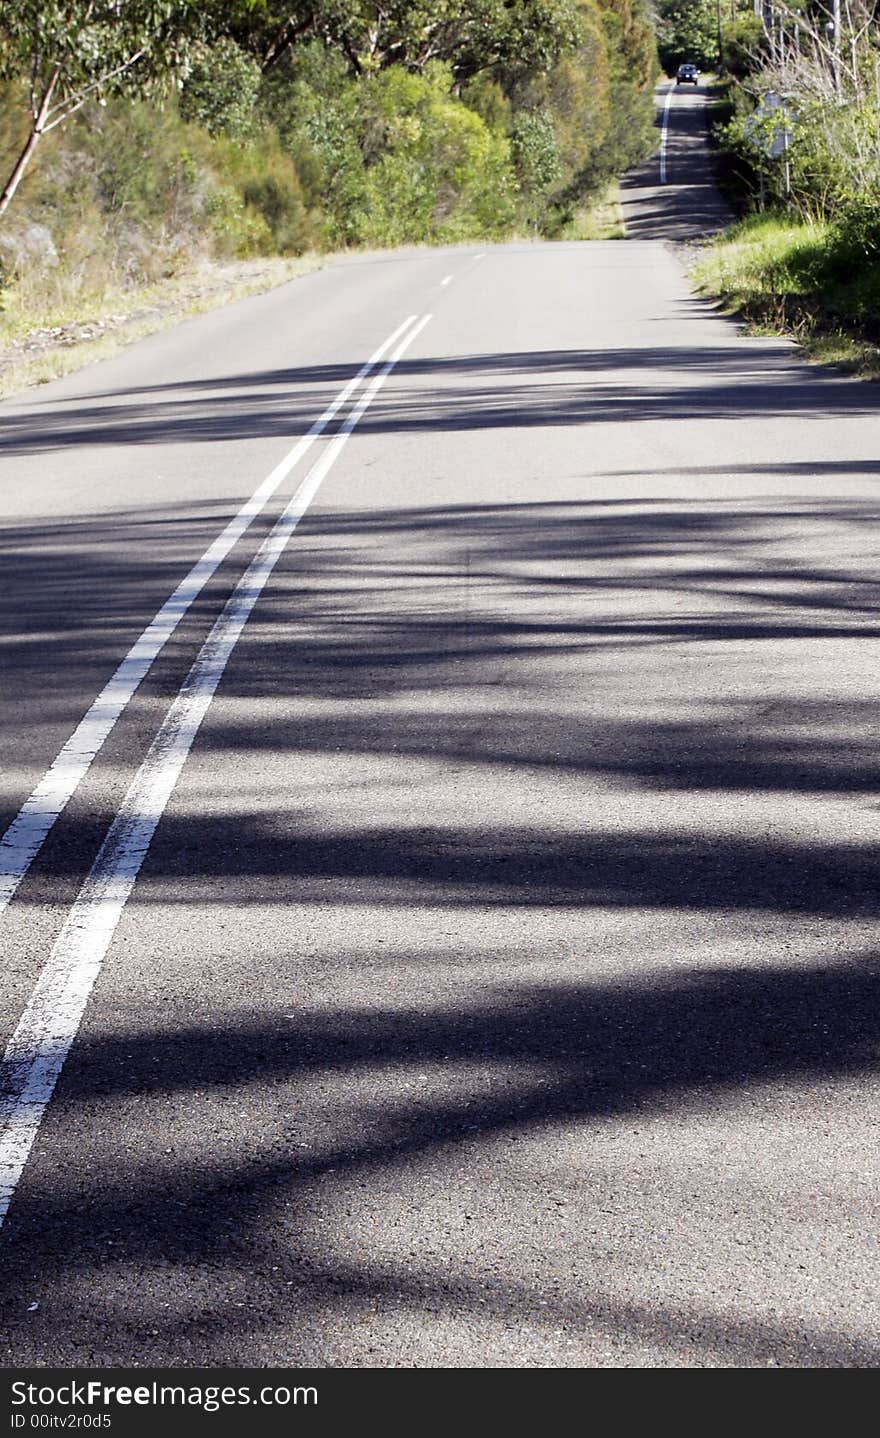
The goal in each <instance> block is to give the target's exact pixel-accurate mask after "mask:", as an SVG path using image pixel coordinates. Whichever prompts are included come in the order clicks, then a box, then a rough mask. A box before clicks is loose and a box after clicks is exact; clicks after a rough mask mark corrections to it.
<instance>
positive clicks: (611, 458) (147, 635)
mask: <svg viewBox="0 0 880 1438" xmlns="http://www.w3.org/2000/svg"><path fill="white" fill-rule="evenodd" d="M701 104H702V96H701V95H699V94H698V95H696V96H694V95H692V94H691V93H690V92H689V93H688V94H686V95H681V96H679V95H676V96H675V97H674V99H673V102H672V103H671V105H670V111H671V116H672V121H673V130H672V135H671V139H670V144H669V160H670V167H671V180H670V185H669V188H668V189H667V190H664V191H663V194H662V196H661V197H660V198H659V199H658V200H657V201H656V203H657V204H658V205H660V206H663V207H665V209H664V211H663V212H664V214H666V215H667V216H668V220H669V226H671V227H672V229H671V230H670V229H669V228H668V227H667V229H665V230H663V233H664V234H665V233H673V232H674V225H673V224H672V216H673V214H674V211H675V207H676V205H682V204H684V205H685V207H686V208H687V210H688V216H690V215H691V213H692V209H691V205H690V201H689V200H688V195H689V194H691V195H692V194H693V191H694V187H696V188H697V189H698V188H699V184H700V183H701V182H700V181H699V180H696V179H694V178H693V175H695V174H697V173H698V170H697V169H692V171H691V175H692V178H691V181H689V182H688V184H687V185H686V184H685V183H684V181H683V180H682V179H681V174H682V171H681V170H680V168H679V167H680V165H681V164H682V163H683V157H684V152H685V149H686V147H687V144H689V141H687V139H686V138H683V137H686V136H687V135H689V134H690V133H691V131H690V128H689V127H690V125H691V122H692V121H693V125H694V126H696V124H697V118H698V115H699V107H700V106H701ZM694 133H696V131H694ZM688 153H689V152H688ZM700 163H701V162H700ZM697 164H698V162H697V160H696V159H694V166H697ZM647 188H649V187H646V186H642V187H641V191H642V193H643V194H645V193H647ZM655 190H656V186H655ZM658 194H659V192H658ZM628 203H629V202H628ZM632 203H634V204H636V205H637V206H638V205H642V204H645V203H647V202H646V201H644V200H639V201H635V200H634V201H633V202H632ZM644 214H645V218H644V223H645V224H647V223H648V218H647V212H644ZM634 223H635V224H639V223H641V221H640V220H638V218H637V219H636V221H635V222H634V221H633V220H632V218H630V232H631V233H633V224H634ZM664 223H665V222H664ZM688 223H690V219H688ZM657 233H658V234H659V231H658V232H657ZM0 437H2V445H3V466H2V487H0V509H2V520H3V524H2V548H0V566H2V570H0V572H2V576H3V586H4V599H5V602H4V605H3V607H2V610H0V655H2V676H3V677H2V691H3V706H2V713H0V776H2V788H0V804H2V810H3V818H4V832H6V834H7V839H6V842H5V846H4V848H3V850H2V855H3V859H4V863H5V868H6V873H7V880H6V890H5V891H4V892H5V895H6V898H7V899H8V907H7V908H6V912H5V914H4V916H3V919H2V925H3V927H2V942H3V954H4V960H3V964H4V985H3V999H2V1013H0V1019H2V1029H3V1042H4V1044H8V1048H7V1061H6V1068H5V1085H6V1105H5V1118H6V1129H5V1133H4V1136H3V1137H2V1139H0V1190H2V1194H0V1196H2V1195H5V1200H8V1201H9V1209H8V1216H7V1218H6V1221H5V1223H4V1225H3V1228H2V1230H0V1274H2V1279H0V1285H2V1289H0V1333H2V1337H3V1343H2V1354H3V1361H4V1363H6V1364H7V1365H9V1366H15V1365H23V1364H27V1363H37V1364H99V1365H125V1364H130V1363H138V1364H141V1365H147V1366H149V1365H152V1364H166V1363H174V1364H184V1365H206V1366H215V1365H221V1364H243V1365H256V1366H260V1365H296V1364H305V1365H318V1366H433V1365H446V1366H463V1367H469V1366H474V1365H486V1366H490V1367H494V1366H512V1367H517V1366H538V1367H542V1366H546V1367H554V1366H560V1367H568V1366H573V1367H578V1366H585V1367H634V1366H647V1367H716V1366H722V1367H724V1366H744V1367H751V1366H756V1367H764V1366H775V1365H791V1366H796V1367H801V1366H810V1367H812V1366H820V1367H821V1366H855V1367H858V1366H866V1367H870V1366H876V1364H877V1362H878V1358H880V1341H878V1317H880V1313H878V1296H877V1295H878V1291H880V1289H878V1276H880V1275H878V1253H877V1242H876V1238H877V1231H878V1212H877V1208H878V1197H877V1196H878V1191H880V1188H878V1182H877V1180H878V1172H877V1149H876V1142H875V1137H874V1136H875V1131H876V1105H877V1079H876V1053H877V1044H878V1038H880V1033H878V1027H880V1021H878V1014H880V1008H878V1003H877V999H878V992H877V989H878V941H877V921H878V917H880V882H878V880H880V873H878V858H877V853H878V850H877V825H878V803H880V800H878V792H877V791H878V785H880V766H878V756H877V743H876V733H875V730H876V714H877V682H878V681H877V675H878V651H880V624H878V579H880V565H878V549H877V532H878V522H880V513H878V490H877V481H878V475H880V464H878V458H877V403H876V394H875V390H874V389H873V388H872V387H870V386H861V385H858V384H855V383H851V382H849V381H847V380H844V379H840V378H836V377H835V376H833V375H829V374H828V373H826V372H824V371H821V370H818V369H811V368H808V367H806V366H805V365H803V364H802V363H801V362H800V361H799V360H798V358H797V355H796V353H795V351H794V350H793V349H792V348H791V347H790V346H789V345H788V344H786V343H783V342H775V341H768V340H758V339H749V338H747V337H745V336H744V335H743V334H742V333H741V332H740V331H739V330H738V329H737V328H736V327H735V326H734V325H733V324H731V323H730V322H728V321H726V320H723V319H721V318H719V317H717V316H716V315H715V314H714V313H713V312H712V310H711V309H710V308H709V307H708V306H706V305H704V304H703V303H701V302H700V301H698V300H696V299H695V298H694V297H693V295H692V294H691V292H690V290H689V288H688V285H687V282H686V280H685V278H684V275H683V271H682V269H681V267H680V265H679V263H678V261H677V260H676V258H675V256H674V255H673V254H672V253H671V252H670V250H669V249H668V247H666V246H665V245H664V244H663V243H661V242H660V240H659V238H652V239H650V240H642V239H634V240H632V241H631V242H629V243H600V244H593V245H584V244H546V245H541V244H511V245H502V246H497V247H488V246H477V245H471V246H464V247H459V248H452V249H448V250H439V251H429V250H417V251H415V250H414V251H402V252H399V253H394V254H376V255H354V256H351V257H348V258H341V259H338V260H335V261H333V262H332V263H329V264H328V265H327V267H326V268H325V269H324V270H322V271H320V272H317V273H314V274H311V275H309V276H307V277H305V278H303V279H300V280H298V281H296V282H295V283H293V284H291V285H289V286H287V287H286V288H284V289H282V290H279V291H276V292H274V293H271V294H266V295H262V296H259V297H257V298H254V299H250V300H247V301H245V302H243V303H239V304H236V305H234V306H231V307H229V308H227V309H225V310H222V311H218V312H216V313H213V314H210V315H204V316H202V317H200V318H198V319H194V320H190V321H188V322H187V323H185V324H182V325H181V326H180V327H179V328H178V329H176V330H174V331H169V332H165V333H163V334H160V335H155V336H153V337H152V338H151V339H148V340H146V341H144V342H143V343H141V344H138V345H136V346H134V347H133V348H132V349H130V350H128V351H127V352H126V353H124V354H122V355H121V356H119V357H118V358H116V359H114V360H112V361H108V362H106V363H104V364H102V365H99V366H95V367H93V368H91V369H89V370H85V371H82V372H81V373H80V374H78V375H76V376H75V377H71V378H68V379H66V380H62V381H59V382H57V383H54V384H51V385H47V386H45V387H43V388H41V389H38V390H34V391H32V392H31V393H29V394H28V395H26V396H22V397H20V398H19V399H18V400H16V401H13V402H10V403H6V404H4V405H2V406H0ZM56 816H58V817H57V819H56ZM53 820H55V822H54V823H53ZM65 1058H66V1062H63V1061H64V1060H65ZM62 1062H63V1068H61V1065H62ZM59 1068H61V1073H60V1078H59V1079H58V1082H57V1086H55V1080H56V1077H57V1075H58V1071H59Z"/></svg>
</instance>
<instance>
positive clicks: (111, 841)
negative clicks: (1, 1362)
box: [0, 314, 431, 1225]
mask: <svg viewBox="0 0 880 1438" xmlns="http://www.w3.org/2000/svg"><path fill="white" fill-rule="evenodd" d="M430 319H431V315H429V314H428V315H424V316H423V317H422V318H421V321H420V322H418V323H416V324H415V326H414V328H412V329H410V330H409V333H408V334H407V335H406V336H405V338H404V339H403V340H402V341H401V343H400V344H399V345H398V346H397V348H396V350H395V351H394V352H393V354H392V355H391V357H390V359H388V360H387V361H386V362H385V364H384V365H383V366H382V369H381V370H380V372H379V374H378V375H376V377H375V378H374V379H373V380H372V382H371V383H370V385H369V386H368V387H367V389H366V390H365V392H364V393H363V394H362V396H361V398H360V399H359V401H358V403H357V404H356V405H355V406H354V407H353V409H352V411H351V413H350V415H349V417H348V419H347V420H346V422H345V424H344V425H343V426H342V428H341V429H340V431H339V433H338V434H337V435H335V436H334V438H333V440H332V441H331V443H330V444H329V445H328V446H327V448H326V449H325V451H324V452H323V454H322V455H321V457H320V459H319V460H318V461H317V462H316V463H315V464H314V465H313V467H312V469H311V470H310V471H309V473H308V474H307V475H306V477H305V479H304V480H303V482H302V484H301V485H300V486H299V488H298V489H297V491H296V493H295V494H294V496H293V498H292V499H291V500H290V502H289V504H288V505H287V507H286V509H285V510H284V512H283V514H282V515H281V516H280V518H279V519H278V520H277V522H276V524H275V526H274V528H273V529H272V531H271V533H270V534H269V535H268V536H267V537H266V539H265V540H264V541H263V543H262V544H261V546H260V548H259V550H258V551H257V554H256V555H255V557H254V559H253V560H252V562H251V564H250V565H249V566H248V569H247V571H246V573H245V574H244V575H243V576H242V578H241V579H240V580H239V582H238V584H237V585H236V587H235V589H234V591H233V593H232V594H231V595H230V597H229V600H228V601H227V603H226V606H225V608H224V609H223V612H222V613H221V614H220V616H219V618H218V619H217V620H216V622H215V624H214V626H213V628H212V630H211V632H210V634H209V635H208V637H207V639H206V640H205V642H204V644H203V645H202V647H201V649H200V650H199V653H198V656H197V658H196V660H195V662H194V663H193V666H192V668H191V669H190V672H189V674H188V675H187V678H186V680H185V681H184V683H183V685H182V687H181V689H180V691H179V693H178V694H177V697H176V698H175V699H174V701H173V703H172V705H171V707H170V709H169V710H168V713H167V714H166V716H165V719H164V721H163V723H162V725H161V727H160V729H159V731H158V733H157V734H156V737H155V739H154V740H153V743H152V744H151V746H150V749H149V752H148V753H147V756H146V758H145V759H144V761H143V763H142V764H141V767H140V769H139V770H138V772H137V774H136V775H135V777H134V779H133V781H132V783H131V786H130V787H129V790H128V793H127V794H126V796H125V798H124V799H123V801H122V804H121V806H120V809H119V811H118V813H117V815H116V818H115V819H114V820H113V823H112V824H111V825H110V828H109V829H108V831H107V835H106V838H105V839H104V842H103V844H102V845H101V848H100V850H99V852H98V855H97V857H96V859H95V862H94V864H93V865H92V868H91V870H90V871H89V874H88V877H87V878H86V879H85V881H84V883H83V885H82V888H81V889H80V891H79V894H78V895H77V898H76V900H75V902H74V904H73V906H72V907H71V909H70V912H69V913H68V916H67V919H66V920H65V922H64V926H63V928H62V930H61V932H60V934H59V935H58V938H57V940H56V942H55V944H54V946H53V948H52V952H51V954H50V955H49V958H48V960H47V961H46V965H45V967H44V969H43V971H42V973H41V974H40V977H39V979H38V980H37V983H36V986H35V988H34V991H33V993H32V995H31V997H30V1000H29V1001H28V1004H27V1007H26V1009H25V1011H24V1013H23V1014H22V1016H21V1019H20V1020H19V1022H18V1025H17V1026H16V1029H15V1032H14V1033H13V1035H12V1038H11V1039H10V1040H9V1043H8V1045H7V1048H6V1052H5V1054H4V1056H3V1066H2V1069H3V1072H2V1078H3V1084H2V1088H3V1099H2V1101H0V1117H2V1118H3V1120H4V1121H5V1127H4V1131H3V1134H2V1136H0V1225H2V1223H3V1221H4V1219H5V1217H6V1214H7V1212H8V1210H9V1205H10V1203H11V1201H12V1198H13V1195H14V1193H15V1190H16V1188H17V1186H18V1182H19V1179H20V1178H21V1174H22V1171H23V1169H24V1166H25V1164H26V1162H27V1159H28V1155H29V1154H30V1151H31V1148H32V1146H33V1143H34V1140H35V1138H36V1136H37V1133H38V1131H39V1128H40V1124H41V1122H42V1118H43V1114H44V1113H45V1111H46V1106H47V1105H48V1103H49V1101H50V1099H51V1097H52V1094H53V1091H54V1089H55V1084H56V1082H57V1080H58V1075H59V1074H60V1072H61V1069H62V1067H63V1065H64V1062H65V1060H66V1058H67V1055H68V1053H69V1052H70V1047H71V1044H72V1043H73V1041H74V1039H75V1037H76V1034H77V1031H78V1029H79V1026H80V1022H81V1020H82V1016H83V1013H84V1012H85V1007H86V1004H87V1003H88V1000H89V996H90V994H91V991H92V988H93V987H94V984H95V980H96V979H97V977H98V974H99V973H100V971H101V965H102V964H103V961H104V957H105V955H106V953H107V949H108V948H109V946H110V942H111V940H112V938H113V934H114V932H115V930H116V926H117V924H118V923H119V920H120V918H121V916H122V912H123V909H124V908H125V905H126V902H127V900H128V897H129V895H130V893H131V891H132V888H133V887H134V884H135V881H136V879H137V876H138V874H139V872H140V869H141V865H142V864H143V862H144V859H145V858H146V856H147V852H148V850H149V847H150V844H151V842H152V839H153V835H154V833H155V831H156V827H157V825H158V823H159V820H160V819H161V817H162V814H163V813H164V810H165V806H166V805H167V803H168V800H169V799H170V797H171V794H172V791H173V789H174V786H175V784H176V782H177V779H178V777H179V775H180V772H181V770H182V768H183V766H184V764H185V762H186V759H187V756H188V754H189V751H190V749H191V747H192V744H193V741H194V739H195V737H196V735H197V733H198V731H199V727H200V725H201V723H202V720H203V719H204V717H205V714H206V713H207V711H208V707H209V705H210V703H211V700H212V698H213V697H214V693H215V691H216V689H217V685H218V684H219V682H220V679H221V677H222V675H223V671H224V669H225V668H226V665H227V663H228V661H229V658H230V655H231V654H232V651H233V649H234V648H235V645H236V643H237V642H238V639H239V638H240V636H241V633H242V631H243V629H244V627H245V625H246V623H247V621H248V618H249V617H250V614H251V611H252V610H253V608H254V605H255V604H256V602H257V600H258V599H259V597H260V594H261V593H262V591H263V589H264V587H265V585H266V583H267V581H268V579H269V577H270V575H271V574H272V571H273V569H274V568H275V565H276V564H277V562H278V560H279V559H280V557H281V555H282V554H283V553H284V550H285V549H286V547H287V544H288V542H289V540H290V538H291V535H292V534H293V532H294V530H295V529H296V527H297V525H298V524H299V521H300V520H301V518H302V516H303V515H304V514H305V512H306V510H307V509H308V507H309V505H310V503H311V501H312V499H313V498H314V496H315V494H316V493H317V491H318V488H319V487H320V485H321V482H322V480H323V479H324V477H325V476H326V474H327V473H328V471H329V470H330V468H331V467H332V465H333V464H334V462H335V460H336V458H337V456H338V455H339V453H340V452H341V450H342V449H343V447H344V445H345V444H346V442H347V440H348V438H349V436H350V434H351V433H352V430H353V429H354V428H355V426H356V425H357V424H358V423H359V421H360V419H361V418H362V417H363V415H364V413H365V412H366V410H367V409H368V408H369V406H370V404H371V403H372V401H373V400H374V399H375V397H376V395H377V394H378V392H379V390H380V389H381V387H382V385H383V384H384V383H385V380H386V379H387V378H388V375H389V374H390V373H391V371H392V370H393V369H394V366H395V365H396V364H397V362H398V360H399V359H400V358H401V357H402V355H403V354H404V353H405V351H406V350H407V349H408V348H409V346H410V345H411V344H412V342H413V340H414V339H415V338H416V336H417V335H419V334H420V333H421V331H422V330H423V329H424V327H425V325H426V324H427V323H428V321H429V320H430Z"/></svg>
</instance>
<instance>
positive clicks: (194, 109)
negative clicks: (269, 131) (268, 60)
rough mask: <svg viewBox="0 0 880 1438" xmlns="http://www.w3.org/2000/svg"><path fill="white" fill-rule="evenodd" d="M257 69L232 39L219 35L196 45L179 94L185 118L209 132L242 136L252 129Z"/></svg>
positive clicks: (181, 110) (241, 137)
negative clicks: (219, 37)
mask: <svg viewBox="0 0 880 1438" xmlns="http://www.w3.org/2000/svg"><path fill="white" fill-rule="evenodd" d="M259 90H260V69H259V66H258V65H257V63H256V61H255V60H254V59H253V58H252V56H250V55H246V54H245V53H244V51H243V50H240V49H239V47H238V46H237V45H236V43H235V41H234V40H228V39H220V40H217V41H215V42H214V44H213V45H200V46H198V48H197V49H196V51H195V53H194V56H193V60H192V63H191V66H190V70H189V73H188V75H187V77H186V80H185V82H184V85H183V89H182V91H181V95H180V113H181V115H182V116H183V118H184V119H185V120H192V121H193V122H194V123H195V124H197V125H202V126H204V128H205V129H206V130H207V131H208V132H209V133H210V134H212V135H229V136H230V137H231V138H232V139H238V140H241V139H245V138H246V137H247V136H248V135H250V134H251V133H252V132H253V128H254V111H255V107H256V103H257V96H258V94H259Z"/></svg>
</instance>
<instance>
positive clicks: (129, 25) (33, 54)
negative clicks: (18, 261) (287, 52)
mask: <svg viewBox="0 0 880 1438" xmlns="http://www.w3.org/2000/svg"><path fill="white" fill-rule="evenodd" d="M209 8H210V7H209ZM205 16H206V10H205V7H204V6H203V5H200V4H199V3H198V0H0V78H3V79H5V80H12V81H16V82H18V84H19V86H20V87H21V88H22V89H23V92H24V97H25V104H26V107H27V108H26V115H27V123H26V137H25V141H24V144H23V146H22V149H21V151H20V153H19V155H18V157H17V159H16V161H15V163H14V165H13V167H12V170H11V172H10V173H9V175H8V177H7V179H6V182H5V184H4V185H3V189H2V191H0V215H2V214H3V212H4V211H5V210H6V208H7V206H8V205H9V203H10V201H11V200H12V197H13V195H14V194H15V192H16V190H17V188H18V186H19V183H20V182H21V179H22V176H23V175H24V173H25V171H26V170H27V167H28V165H29V164H30V161H31V159H32V157H33V154H34V151H35V150H36V148H37V146H38V144H39V142H40V140H41V139H42V137H43V136H44V135H46V134H48V133H49V131H50V130H54V129H55V128H56V127H57V126H59V125H63V124H64V122H65V120H69V119H70V117H71V116H72V115H75V114H76V112H77V111H78V110H80V109H81V108H82V106H83V105H84V104H85V103H86V102H87V101H88V100H89V99H91V98H93V97H95V96H98V97H104V96H108V95H119V94H135V95H143V94H145V93H149V92H150V91H151V90H152V89H154V88H156V87H157V86H158V85H161V84H162V83H163V82H164V81H167V80H168V79H169V78H170V77H171V76H173V75H174V74H175V73H178V72H180V71H181V70H182V69H184V68H185V66H186V61H187V54H188V50H189V46H190V43H191V42H192V40H193V39H194V38H195V37H196V36H197V35H198V34H199V33H200V32H201V30H202V29H203V27H204V21H205Z"/></svg>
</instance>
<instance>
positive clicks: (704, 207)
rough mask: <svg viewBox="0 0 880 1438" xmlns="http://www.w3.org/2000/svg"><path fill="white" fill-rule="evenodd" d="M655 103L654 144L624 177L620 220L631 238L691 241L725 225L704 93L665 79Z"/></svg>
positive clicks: (726, 219)
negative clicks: (656, 140)
mask: <svg viewBox="0 0 880 1438" xmlns="http://www.w3.org/2000/svg"><path fill="white" fill-rule="evenodd" d="M655 103H656V108H657V128H658V137H659V148H658V150H657V153H656V154H654V155H652V156H651V158H650V159H649V160H646V161H645V162H644V163H643V164H641V165H639V166H637V167H636V169H634V170H631V171H630V172H629V174H628V175H626V176H624V179H623V183H622V186H621V202H622V205H623V215H624V225H625V228H626V234H627V238H628V239H631V240H677V241H695V240H700V239H703V238H704V237H705V236H706V235H710V234H712V233H714V232H715V231H716V230H720V229H722V228H723V227H724V226H725V225H727V224H730V222H731V220H732V219H733V215H732V213H731V211H730V208H729V206H728V204H727V202H726V201H725V199H724V197H723V196H722V195H721V194H720V193H719V190H718V186H717V184H716V183H715V175H714V170H713V164H712V155H711V152H710V150H709V145H708V132H707V114H708V92H707V90H706V88H705V87H704V86H702V85H696V86H695V85H676V83H675V81H674V80H664V81H663V83H662V84H661V85H660V86H658V89H657V93H656V97H655Z"/></svg>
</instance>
